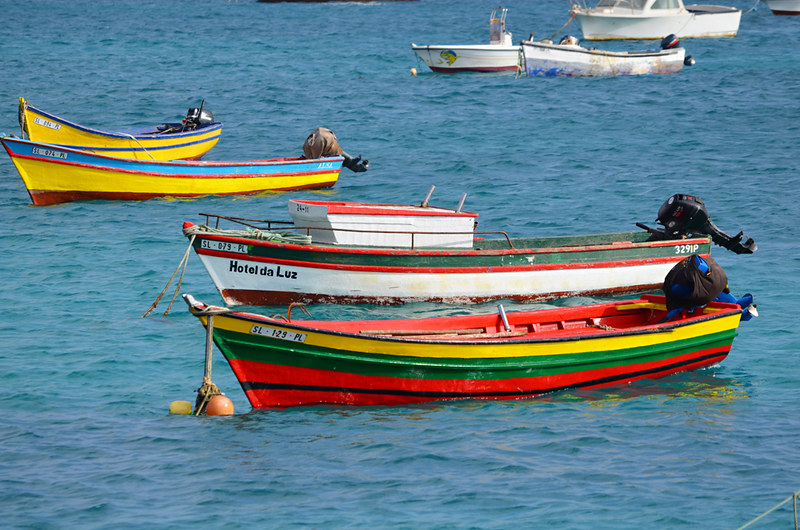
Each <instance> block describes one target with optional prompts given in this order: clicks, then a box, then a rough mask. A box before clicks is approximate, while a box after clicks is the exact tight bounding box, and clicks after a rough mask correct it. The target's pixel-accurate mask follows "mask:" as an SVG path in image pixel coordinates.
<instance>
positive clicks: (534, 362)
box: [214, 329, 737, 380]
mask: <svg viewBox="0 0 800 530" xmlns="http://www.w3.org/2000/svg"><path fill="white" fill-rule="evenodd" d="M736 335H737V333H736V330H735V329H732V330H726V331H722V332H718V333H714V334H708V335H703V336H700V337H694V338H690V339H684V340H678V341H671V342H666V343H659V344H654V345H650V346H643V347H635V348H626V347H623V348H622V349H620V350H604V351H592V352H585V353H579V354H578V353H576V354H563V355H543V356H528V357H513V358H500V359H495V358H493V359H487V358H479V359H465V358H458V359H450V358H422V357H405V356H392V355H375V354H367V353H358V354H354V353H349V352H343V351H337V350H332V349H328V348H323V347H313V346H307V345H305V344H297V343H291V344H287V343H286V341H277V340H273V339H267V338H261V337H250V336H245V335H242V334H240V333H230V332H227V331H225V330H220V329H215V330H214V341H215V342H216V344H217V346H218V347H219V349H220V350H221V351H222V352H223V354H224V355H225V356H226V357H227V358H228V359H239V360H244V361H251V362H263V363H269V364H276V365H281V366H293V367H303V368H315V369H321V370H335V371H337V372H345V373H353V374H358V375H363V376H383V377H400V378H409V379H475V380H495V379H510V378H519V377H539V376H553V375H559V374H566V373H573V372H578V371H583V370H597V369H604V368H613V367H617V366H622V365H627V364H632V363H648V362H658V361H661V360H664V359H669V358H672V357H678V356H680V355H684V354H688V353H692V352H694V351H698V350H707V349H711V348H718V347H727V346H730V344H731V343H732V342H733V339H734V337H736ZM247 339H250V340H247ZM272 345H274V346H272ZM620 346H624V344H623V343H620ZM465 347H466V345H465ZM498 347H500V348H502V345H499V346H498Z"/></svg>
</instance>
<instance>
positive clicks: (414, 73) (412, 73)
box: [409, 68, 417, 75]
mask: <svg viewBox="0 0 800 530" xmlns="http://www.w3.org/2000/svg"><path fill="white" fill-rule="evenodd" d="M409 72H411V75H417V69H416V68H412V69H411V70H409Z"/></svg>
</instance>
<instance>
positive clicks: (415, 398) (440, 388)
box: [229, 344, 731, 408]
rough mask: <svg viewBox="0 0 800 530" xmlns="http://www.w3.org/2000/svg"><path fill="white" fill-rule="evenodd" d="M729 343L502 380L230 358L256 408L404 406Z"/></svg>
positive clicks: (692, 358)
mask: <svg viewBox="0 0 800 530" xmlns="http://www.w3.org/2000/svg"><path fill="white" fill-rule="evenodd" d="M730 349H731V345H730V344H729V345H727V346H721V347H717V348H709V349H706V350H700V351H697V352H692V353H688V354H684V355H680V356H676V357H672V358H668V359H664V360H660V361H655V362H650V363H638V364H630V365H624V366H619V367H610V368H602V369H597V370H584V371H579V372H573V373H566V374H557V375H551V376H540V377H529V378H513V379H502V380H488V381H487V380H474V379H405V378H396V377H384V376H364V375H357V374H350V373H343V372H334V371H328V370H321V369H315V368H302V367H294V366H278V365H271V364H264V363H256V362H251V361H242V360H232V361H229V362H230V365H231V368H232V369H233V371H234V373H235V374H236V377H237V379H238V380H239V382H240V383H241V384H242V388H243V390H244V391H245V394H246V395H247V398H248V400H249V401H250V404H251V405H252V406H253V407H254V408H268V407H291V406H298V405H314V404H341V405H359V406H364V405H402V404H411V403H422V402H425V401H434V400H454V399H524V398H531V397H536V396H540V395H543V394H548V393H551V392H557V391H560V390H567V389H571V388H598V387H604V386H611V385H618V384H625V383H628V382H631V381H636V380H638V379H655V378H659V377H664V376H667V375H669V374H673V373H677V372H685V371H690V370H695V369H698V368H702V367H705V366H711V365H713V364H716V363H718V362H721V361H722V360H723V359H725V357H726V356H727V355H728V352H729V351H730Z"/></svg>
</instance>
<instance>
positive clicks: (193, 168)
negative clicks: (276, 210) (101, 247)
mask: <svg viewBox="0 0 800 530" xmlns="http://www.w3.org/2000/svg"><path fill="white" fill-rule="evenodd" d="M0 142H2V144H3V147H5V149H6V152H7V153H8V154H9V156H10V157H11V160H12V161H13V163H14V165H15V167H16V168H17V171H18V172H19V174H20V176H21V177H22V180H23V182H24V183H25V186H26V188H27V189H28V193H29V195H30V197H31V201H32V202H33V204H35V205H48V204H56V203H62V202H70V201H76V200H103V199H104V200H144V199H151V198H154V197H164V196H171V197H197V196H202V195H241V194H251V193H259V192H263V191H284V190H294V189H303V188H328V187H331V186H333V185H334V184H335V183H336V181H337V179H338V176H339V171H340V169H341V165H342V161H343V158H342V157H335V158H325V159H303V158H275V159H269V160H251V161H242V162H202V161H171V162H166V161H152V160H151V161H147V160H137V159H126V158H117V157H109V156H104V155H97V154H94V153H90V152H88V151H80V150H76V149H68V148H63V147H60V146H55V145H50V144H41V143H36V142H30V141H27V140H21V139H18V138H11V137H0Z"/></svg>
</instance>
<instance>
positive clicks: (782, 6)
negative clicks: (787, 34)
mask: <svg viewBox="0 0 800 530" xmlns="http://www.w3.org/2000/svg"><path fill="white" fill-rule="evenodd" d="M764 1H765V2H766V3H767V6H769V8H770V10H771V11H772V13H773V14H775V15H800V0H764Z"/></svg>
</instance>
